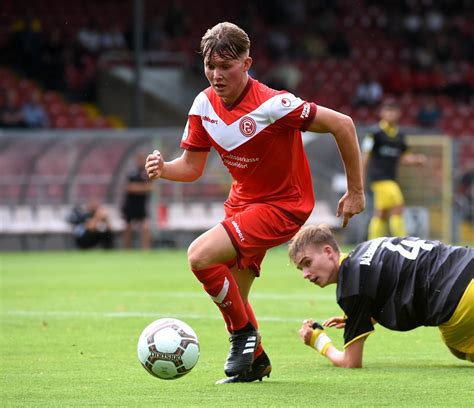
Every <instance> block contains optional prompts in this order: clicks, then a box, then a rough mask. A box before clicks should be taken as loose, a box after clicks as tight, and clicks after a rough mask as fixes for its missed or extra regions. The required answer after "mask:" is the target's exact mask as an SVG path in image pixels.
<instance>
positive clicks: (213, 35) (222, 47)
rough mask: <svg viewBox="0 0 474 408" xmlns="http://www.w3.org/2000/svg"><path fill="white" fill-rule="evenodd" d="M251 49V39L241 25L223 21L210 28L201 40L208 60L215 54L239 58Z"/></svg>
mask: <svg viewBox="0 0 474 408" xmlns="http://www.w3.org/2000/svg"><path fill="white" fill-rule="evenodd" d="M249 50H250V39H249V36H248V35H247V33H246V32H245V31H244V30H242V29H241V28H240V27H239V26H237V25H235V24H233V23H229V22H227V21H226V22H223V23H219V24H216V25H215V26H214V27H212V28H210V29H208V30H207V31H206V34H204V36H203V37H202V40H201V54H202V56H203V58H204V60H205V61H206V60H208V59H209V58H211V57H212V56H213V55H214V54H217V55H218V56H219V57H221V58H223V59H238V58H239V57H240V56H241V55H242V54H244V53H245V52H248V51H249Z"/></svg>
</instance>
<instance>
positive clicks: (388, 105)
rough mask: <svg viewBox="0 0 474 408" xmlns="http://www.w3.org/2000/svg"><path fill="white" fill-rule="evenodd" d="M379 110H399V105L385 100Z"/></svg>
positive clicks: (393, 101)
mask: <svg viewBox="0 0 474 408" xmlns="http://www.w3.org/2000/svg"><path fill="white" fill-rule="evenodd" d="M380 109H397V110H400V105H399V104H398V102H397V101H396V100H395V99H392V98H389V99H385V100H384V101H383V102H382V104H381V105H380Z"/></svg>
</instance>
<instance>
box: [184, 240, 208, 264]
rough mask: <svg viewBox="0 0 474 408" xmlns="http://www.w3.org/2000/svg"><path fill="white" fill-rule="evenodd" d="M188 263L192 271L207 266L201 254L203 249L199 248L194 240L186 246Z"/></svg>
mask: <svg viewBox="0 0 474 408" xmlns="http://www.w3.org/2000/svg"><path fill="white" fill-rule="evenodd" d="M188 263H189V267H190V268H191V269H192V270H193V271H197V270H200V269H204V268H206V267H208V266H209V264H208V263H207V261H206V259H205V257H204V256H203V251H202V250H201V249H200V246H199V244H198V243H197V242H196V241H193V242H192V243H191V245H190V246H189V248H188Z"/></svg>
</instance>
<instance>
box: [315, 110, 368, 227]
mask: <svg viewBox="0 0 474 408" xmlns="http://www.w3.org/2000/svg"><path fill="white" fill-rule="evenodd" d="M308 130H309V131H312V132H317V133H332V134H333V136H334V138H335V139H336V143H337V146H338V148H339V152H340V154H341V158H342V161H343V163H344V168H345V171H346V178H347V192H346V193H345V194H344V195H343V197H342V198H341V200H340V201H339V205H338V208H337V216H338V217H339V216H341V215H342V216H343V222H342V226H343V227H345V226H346V225H347V223H348V222H349V219H350V218H351V217H352V216H353V215H355V214H359V213H360V212H362V211H363V210H364V208H365V195H364V183H363V179H362V159H361V153H360V147H359V141H358V140H357V133H356V129H355V126H354V122H353V121H352V119H351V118H350V117H349V116H347V115H344V114H342V113H340V112H336V111H334V110H332V109H328V108H325V107H324V106H318V111H317V113H316V116H315V117H314V119H313V121H312V123H311V124H310V126H309V127H308Z"/></svg>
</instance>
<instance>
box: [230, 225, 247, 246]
mask: <svg viewBox="0 0 474 408" xmlns="http://www.w3.org/2000/svg"><path fill="white" fill-rule="evenodd" d="M232 226H233V227H234V229H235V232H237V235H238V236H239V238H240V242H243V241H245V237H244V234H242V231H241V230H240V227H239V224H237V223H236V222H235V221H232Z"/></svg>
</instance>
